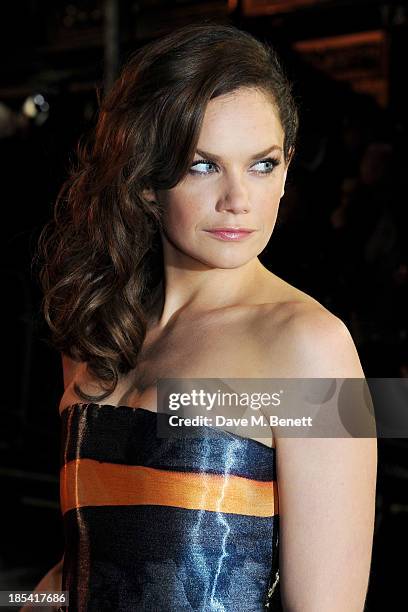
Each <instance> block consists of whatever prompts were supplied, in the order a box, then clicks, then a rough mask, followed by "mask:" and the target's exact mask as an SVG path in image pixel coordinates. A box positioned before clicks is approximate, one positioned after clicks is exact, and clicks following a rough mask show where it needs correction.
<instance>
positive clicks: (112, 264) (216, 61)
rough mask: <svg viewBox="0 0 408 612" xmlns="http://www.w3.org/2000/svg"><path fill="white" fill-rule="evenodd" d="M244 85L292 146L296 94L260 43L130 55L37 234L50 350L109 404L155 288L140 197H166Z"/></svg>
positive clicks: (175, 44)
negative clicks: (265, 105)
mask: <svg viewBox="0 0 408 612" xmlns="http://www.w3.org/2000/svg"><path fill="white" fill-rule="evenodd" d="M241 87H255V88H257V89H259V90H261V91H262V92H264V93H266V94H267V95H268V96H269V97H270V99H271V102H272V103H273V104H274V105H275V107H276V108H277V110H278V113H279V117H280V121H281V124H282V128H283V131H284V157H285V160H286V161H287V162H288V161H289V158H290V156H291V154H292V152H293V150H294V147H295V140H296V134H297V128H298V111H297V107H296V102H295V99H294V96H293V93H292V85H291V83H290V82H289V80H288V78H287V76H286V74H285V73H284V71H283V69H282V66H281V64H280V61H279V59H278V57H277V55H276V52H275V51H274V49H273V48H272V47H271V45H270V44H269V43H267V42H261V41H259V40H258V39H256V38H255V37H253V36H252V35H251V34H249V33H247V32H245V31H242V30H240V29H238V28H236V27H234V26H232V25H221V24H216V23H211V22H205V23H202V24H192V25H188V26H184V27H182V28H179V29H177V30H175V31H173V32H171V33H170V34H168V35H166V36H164V37H162V38H160V39H158V40H154V41H152V42H150V43H148V44H147V45H145V46H143V47H142V48H140V49H138V50H137V51H136V52H134V53H133V54H132V55H131V56H130V58H129V59H128V61H127V62H126V63H125V65H124V67H123V68H122V70H121V73H120V75H119V77H118V78H117V80H116V81H115V83H114V85H113V87H112V88H111V90H110V91H109V92H107V94H106V95H105V97H104V98H103V100H102V101H101V99H100V98H99V109H98V118H97V122H96V125H95V127H94V128H93V129H92V130H91V131H90V132H89V133H88V134H87V135H86V136H85V137H84V136H83V137H82V138H81V139H80V141H79V143H78V147H77V154H76V156H75V161H74V162H73V163H72V164H71V167H70V170H69V176H68V179H67V180H66V181H65V183H64V184H63V185H62V187H61V190H60V192H59V194H58V196H57V199H56V202H55V205H54V214H53V218H52V219H51V220H50V221H49V222H48V223H47V224H46V225H45V226H44V228H43V229H42V231H41V233H40V236H39V239H38V246H37V252H36V253H35V256H34V260H36V261H37V262H40V266H39V272H38V278H39V281H40V285H41V287H42V291H43V299H42V303H41V311H42V312H43V314H44V317H45V321H46V323H47V325H48V327H49V329H50V331H51V338H50V343H51V345H52V346H54V347H55V348H56V349H57V350H58V351H61V352H62V353H64V354H66V355H68V356H69V357H70V358H71V359H74V360H75V361H78V362H86V363H87V368H88V371H89V372H90V373H91V374H92V375H93V376H94V377H96V379H97V380H98V381H100V383H101V386H102V388H103V389H105V391H104V393H103V394H102V395H99V396H95V395H87V394H86V393H84V392H83V391H82V390H81V389H80V387H79V386H78V385H75V392H76V393H77V394H78V395H79V396H80V397H81V398H82V399H84V400H86V401H91V402H94V401H100V400H102V399H104V398H105V397H107V396H109V395H110V394H111V393H112V392H113V391H114V389H115V387H116V386H117V384H118V380H119V378H120V376H121V375H125V374H127V373H128V372H129V371H130V370H132V369H133V368H135V367H136V363H137V359H138V354H139V353H140V349H141V346H142V344H143V341H144V338H145V335H146V330H147V322H148V314H149V309H150V308H151V306H152V303H153V300H154V299H157V295H158V294H160V291H161V290H162V283H161V280H162V276H163V253H162V245H161V239H160V233H159V229H160V228H161V227H162V226H161V223H162V215H161V213H162V211H161V210H160V206H159V205H158V204H156V203H152V202H148V201H147V200H146V198H144V197H143V191H144V190H145V189H147V188H153V189H160V190H163V189H171V188H173V187H174V186H175V185H177V183H178V182H179V181H180V180H181V179H182V178H183V177H184V175H185V174H186V173H187V171H188V169H189V167H190V166H191V164H192V162H193V157H194V153H195V149H196V145H197V142H198V138H199V133H200V129H201V125H202V121H203V117H204V113H205V110H206V106H207V104H208V102H209V101H210V100H212V99H213V98H216V97H217V96H221V95H223V94H226V93H230V92H232V91H234V90H237V89H238V88H241Z"/></svg>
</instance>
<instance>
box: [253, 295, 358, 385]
mask: <svg viewBox="0 0 408 612" xmlns="http://www.w3.org/2000/svg"><path fill="white" fill-rule="evenodd" d="M285 285H286V286H285V287H284V290H285V293H284V295H285V298H286V299H282V300H281V301H280V302H279V304H278V305H276V304H273V303H271V304H270V306H269V308H268V305H265V306H266V310H265V314H266V316H263V317H262V320H261V326H262V337H263V347H264V351H265V352H264V356H265V362H266V363H268V358H270V363H271V364H272V367H273V366H274V364H275V363H276V350H279V353H280V354H281V356H282V359H283V360H284V361H285V367H286V375H287V376H288V377H291V376H293V377H298V378H331V377H338V378H360V377H364V372H363V369H362V366H361V363H360V359H359V356H358V353H357V349H356V346H355V344H354V341H353V338H352V336H351V334H350V331H349V329H348V327H347V325H346V324H345V323H344V321H342V320H341V319H340V318H339V317H338V316H336V315H335V314H333V313H332V312H330V311H329V310H328V309H327V308H326V307H325V306H323V305H322V304H321V303H320V302H318V301H317V300H316V299H314V298H312V297H311V296H309V295H308V294H306V293H304V292H303V291H300V290H299V289H296V288H295V287H292V286H291V285H288V284H287V283H285ZM279 375H281V374H279ZM271 376H274V374H273V372H271Z"/></svg>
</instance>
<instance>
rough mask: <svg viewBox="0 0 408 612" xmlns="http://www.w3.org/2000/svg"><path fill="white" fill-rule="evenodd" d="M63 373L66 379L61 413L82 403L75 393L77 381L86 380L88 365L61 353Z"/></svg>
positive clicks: (60, 408)
mask: <svg viewBox="0 0 408 612" xmlns="http://www.w3.org/2000/svg"><path fill="white" fill-rule="evenodd" d="M61 358H62V372H63V378H64V393H63V395H62V397H61V400H60V404H59V413H60V414H61V413H62V411H63V410H64V409H65V408H67V407H68V406H70V405H71V404H75V403H76V402H79V401H80V398H78V396H77V394H76V393H75V391H74V386H75V381H78V380H79V379H81V380H82V379H83V378H84V374H85V371H86V367H87V364H86V363H85V362H82V361H75V360H74V359H72V358H71V357H69V356H68V355H66V354H65V353H61Z"/></svg>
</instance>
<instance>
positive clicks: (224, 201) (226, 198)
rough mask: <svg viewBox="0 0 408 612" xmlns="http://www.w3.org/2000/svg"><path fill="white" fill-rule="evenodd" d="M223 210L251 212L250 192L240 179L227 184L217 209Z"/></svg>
mask: <svg viewBox="0 0 408 612" xmlns="http://www.w3.org/2000/svg"><path fill="white" fill-rule="evenodd" d="M223 210H225V211H230V212H234V213H246V212H249V210H250V203H249V194H248V191H247V189H246V188H245V187H244V185H242V184H241V183H239V182H238V181H234V182H233V181H230V182H229V183H228V184H226V185H225V188H224V190H223V191H222V193H221V194H220V197H219V200H218V202H217V211H218V212H221V211H223Z"/></svg>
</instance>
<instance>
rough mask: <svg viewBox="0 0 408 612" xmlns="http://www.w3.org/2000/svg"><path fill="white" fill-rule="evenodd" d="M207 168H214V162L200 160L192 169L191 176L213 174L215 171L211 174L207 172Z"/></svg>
mask: <svg viewBox="0 0 408 612" xmlns="http://www.w3.org/2000/svg"><path fill="white" fill-rule="evenodd" d="M205 166H213V167H215V164H214V162H211V161H208V160H206V159H199V160H197V161H196V162H194V164H193V165H192V166H191V168H190V173H191V174H213V171H211V170H210V172H206V171H205Z"/></svg>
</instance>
